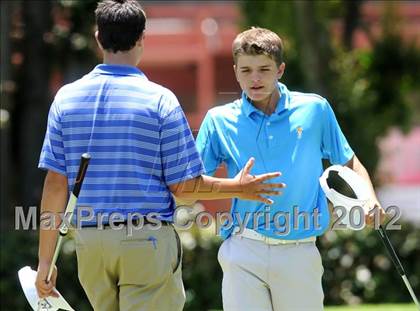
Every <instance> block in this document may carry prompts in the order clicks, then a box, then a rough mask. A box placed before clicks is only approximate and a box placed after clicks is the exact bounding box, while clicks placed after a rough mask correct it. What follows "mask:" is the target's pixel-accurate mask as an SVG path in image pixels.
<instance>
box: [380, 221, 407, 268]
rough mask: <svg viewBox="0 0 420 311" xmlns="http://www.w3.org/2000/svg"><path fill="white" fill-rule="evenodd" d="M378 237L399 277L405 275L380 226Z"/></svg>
mask: <svg viewBox="0 0 420 311" xmlns="http://www.w3.org/2000/svg"><path fill="white" fill-rule="evenodd" d="M378 232H379V235H380V236H381V239H382V242H383V243H384V245H385V248H386V249H387V251H388V253H389V255H390V256H391V259H392V261H393V262H394V265H395V268H397V271H398V273H399V274H400V275H401V276H404V275H405V271H404V268H403V266H402V264H401V261H400V259H399V258H398V256H397V253H395V250H394V248H393V247H392V244H391V241H390V240H389V238H388V235H387V234H386V231H385V229H384V227H382V225H380V226H379V231H378Z"/></svg>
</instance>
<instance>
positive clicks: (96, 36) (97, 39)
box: [95, 31, 104, 50]
mask: <svg viewBox="0 0 420 311" xmlns="http://www.w3.org/2000/svg"><path fill="white" fill-rule="evenodd" d="M95 39H96V44H98V46H99V48H100V49H101V50H103V49H104V48H103V47H102V44H101V42H99V31H95Z"/></svg>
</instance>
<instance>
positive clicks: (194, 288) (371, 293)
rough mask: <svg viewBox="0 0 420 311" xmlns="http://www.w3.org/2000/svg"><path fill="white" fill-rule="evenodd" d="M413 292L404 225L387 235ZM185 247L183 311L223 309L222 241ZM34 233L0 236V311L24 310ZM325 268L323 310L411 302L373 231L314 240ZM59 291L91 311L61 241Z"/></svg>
mask: <svg viewBox="0 0 420 311" xmlns="http://www.w3.org/2000/svg"><path fill="white" fill-rule="evenodd" d="M388 233H389V236H390V239H391V241H392V243H393V245H394V247H395V248H396V250H397V252H398V254H399V256H400V259H401V261H402V263H403V265H404V268H405V270H406V273H407V275H408V277H409V280H410V282H411V284H412V285H413V287H414V291H415V292H417V293H418V292H419V291H420V279H419V276H420V260H419V259H420V228H418V227H415V226H413V225H411V224H408V223H403V224H402V230H400V231H389V232H388ZM180 236H181V239H182V242H183V245H184V258H183V276H184V284H185V290H186V294H187V302H186V306H185V310H187V311H188V310H194V311H199V310H200V311H201V310H210V309H222V299H221V279H222V271H221V269H220V267H219V264H218V262H217V251H218V247H219V245H220V243H221V240H220V239H219V238H218V237H216V236H215V235H214V229H213V228H210V229H208V230H197V228H193V229H191V230H189V231H180ZM37 240H38V238H37V233H36V232H31V231H29V232H28V231H26V232H23V231H12V232H8V233H3V234H2V235H1V281H0V293H1V306H2V310H28V305H27V303H26V299H25V297H24V295H23V292H22V290H21V288H20V285H19V282H18V279H17V271H18V270H19V268H20V267H23V266H25V265H31V266H32V267H33V268H35V266H36V263H37V259H36V258H37V257H36V256H37V243H38V242H37ZM318 246H319V248H320V252H321V254H322V258H323V264H324V268H325V273H324V278H323V286H324V292H325V304H326V305H339V304H353V303H378V302H380V303H396V302H410V301H411V298H410V296H409V294H408V292H407V290H406V288H405V286H404V284H403V282H402V280H401V278H400V276H399V275H398V273H397V271H396V270H395V268H394V266H393V264H392V262H391V261H390V260H389V258H388V256H387V254H386V251H385V249H384V247H383V245H382V242H381V240H380V239H379V236H378V235H377V233H376V232H375V231H374V230H369V229H365V230H363V231H358V232H353V231H330V232H328V233H326V234H325V235H324V236H323V237H322V238H321V239H319V240H318ZM58 268H59V278H58V286H57V287H58V289H59V290H60V292H61V293H62V294H63V295H64V297H66V299H67V300H68V301H69V302H70V304H71V305H72V306H73V307H74V308H75V309H76V310H91V308H90V306H89V304H88V301H87V298H86V296H85V294H84V292H83V289H82V288H81V286H80V283H79V281H78V279H77V265H76V257H75V253H74V246H73V242H72V241H71V240H69V241H66V243H65V244H64V247H63V251H62V253H61V255H60V258H59V261H58Z"/></svg>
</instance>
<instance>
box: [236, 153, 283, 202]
mask: <svg viewBox="0 0 420 311" xmlns="http://www.w3.org/2000/svg"><path fill="white" fill-rule="evenodd" d="M254 163H255V159H254V158H250V159H249V160H248V162H247V163H246V164H245V166H244V168H243V169H242V170H241V171H240V172H239V173H238V174H237V175H236V176H235V178H234V180H235V181H236V182H237V183H238V185H240V187H241V190H242V192H241V195H240V196H239V198H240V199H244V200H252V201H259V202H263V203H266V204H273V200H271V199H268V198H265V197H263V195H281V194H282V193H281V192H280V191H278V190H275V189H279V188H284V187H286V184H284V183H264V182H265V181H267V180H270V179H273V178H276V177H278V176H280V175H281V173H280V172H274V173H266V174H261V175H256V176H255V175H252V174H251V169H252V167H253V165H254Z"/></svg>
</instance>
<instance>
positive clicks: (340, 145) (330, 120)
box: [321, 101, 354, 165]
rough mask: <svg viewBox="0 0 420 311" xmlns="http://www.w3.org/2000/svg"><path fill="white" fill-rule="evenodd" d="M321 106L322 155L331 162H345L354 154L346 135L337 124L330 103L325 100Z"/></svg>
mask: <svg viewBox="0 0 420 311" xmlns="http://www.w3.org/2000/svg"><path fill="white" fill-rule="evenodd" d="M322 107H323V123H322V124H323V134H322V145H321V150H322V155H323V158H325V159H328V160H329V161H330V162H331V164H340V165H344V164H346V163H347V162H348V161H349V160H350V159H351V158H352V157H353V155H354V152H353V150H352V149H351V147H350V145H349V143H348V142H347V139H346V137H345V136H344V134H343V132H342V131H341V129H340V126H339V125H338V122H337V119H336V117H335V115H334V111H333V110H332V108H331V106H330V104H329V103H328V102H327V101H325V103H324V105H323V106H322Z"/></svg>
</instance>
